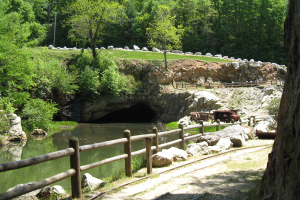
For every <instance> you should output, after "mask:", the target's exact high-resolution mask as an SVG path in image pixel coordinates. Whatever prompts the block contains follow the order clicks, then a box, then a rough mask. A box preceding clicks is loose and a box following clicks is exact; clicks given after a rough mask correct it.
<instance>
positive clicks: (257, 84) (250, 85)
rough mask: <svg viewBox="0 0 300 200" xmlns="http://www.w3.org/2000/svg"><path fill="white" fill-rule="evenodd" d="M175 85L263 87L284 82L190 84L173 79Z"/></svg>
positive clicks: (195, 86)
mask: <svg viewBox="0 0 300 200" xmlns="http://www.w3.org/2000/svg"><path fill="white" fill-rule="evenodd" d="M172 84H173V87H174V88H176V89H193V88H194V89H197V88H201V87H204V88H206V89H212V88H228V87H262V86H266V85H281V84H282V82H281V81H279V80H271V81H241V82H231V83H220V82H215V83H205V84H197V83H195V84H190V83H186V82H176V81H175V80H173V82H172Z"/></svg>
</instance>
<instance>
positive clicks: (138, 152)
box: [131, 146, 156, 156]
mask: <svg viewBox="0 0 300 200" xmlns="http://www.w3.org/2000/svg"><path fill="white" fill-rule="evenodd" d="M154 150H156V146H151V151H154ZM143 153H146V148H145V149H141V150H138V151H134V152H131V156H137V155H141V154H143Z"/></svg>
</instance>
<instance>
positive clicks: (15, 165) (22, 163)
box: [0, 148, 75, 172]
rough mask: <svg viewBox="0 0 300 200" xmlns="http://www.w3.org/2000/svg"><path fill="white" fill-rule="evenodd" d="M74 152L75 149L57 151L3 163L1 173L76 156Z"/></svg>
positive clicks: (0, 166) (0, 165) (0, 168)
mask: <svg viewBox="0 0 300 200" xmlns="http://www.w3.org/2000/svg"><path fill="white" fill-rule="evenodd" d="M74 152H75V150H74V149H73V148H68V149H64V150H60V151H56V152H52V153H48V154H44V155H40V156H36V157H32V158H28V159H24V160H18V161H14V162H9V163H3V164H0V172H5V171H9V170H13V169H20V168H23V167H28V166H31V165H36V164H39V163H42V162H47V161H50V160H54V159H58V158H63V157H66V156H70V155H72V154H74Z"/></svg>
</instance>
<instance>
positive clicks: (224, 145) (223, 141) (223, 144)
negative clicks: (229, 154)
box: [208, 138, 233, 153]
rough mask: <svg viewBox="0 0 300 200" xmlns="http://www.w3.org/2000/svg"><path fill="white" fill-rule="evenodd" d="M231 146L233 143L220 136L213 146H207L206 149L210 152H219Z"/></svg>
mask: <svg viewBox="0 0 300 200" xmlns="http://www.w3.org/2000/svg"><path fill="white" fill-rule="evenodd" d="M231 147H233V143H232V142H231V140H230V139H229V138H220V140H219V142H218V143H217V144H216V145H215V146H209V147H208V149H209V151H210V152H212V153H219V152H221V151H225V150H228V149H230V148H231Z"/></svg>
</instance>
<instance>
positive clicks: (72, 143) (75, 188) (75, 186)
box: [69, 137, 81, 198]
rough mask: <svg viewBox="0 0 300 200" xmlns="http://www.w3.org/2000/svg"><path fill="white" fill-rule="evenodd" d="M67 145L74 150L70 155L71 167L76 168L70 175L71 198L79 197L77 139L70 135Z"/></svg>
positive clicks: (79, 178)
mask: <svg viewBox="0 0 300 200" xmlns="http://www.w3.org/2000/svg"><path fill="white" fill-rule="evenodd" d="M69 147H70V148H73V149H74V150H75V152H74V154H73V155H71V156H70V164H71V168H72V169H75V170H76V173H75V174H74V175H73V176H72V177H71V188H72V198H81V177H80V156H79V140H78V138H76V137H72V138H71V139H70V140H69Z"/></svg>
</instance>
